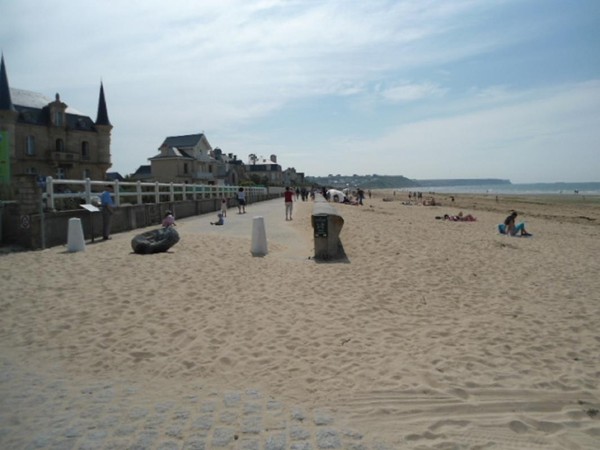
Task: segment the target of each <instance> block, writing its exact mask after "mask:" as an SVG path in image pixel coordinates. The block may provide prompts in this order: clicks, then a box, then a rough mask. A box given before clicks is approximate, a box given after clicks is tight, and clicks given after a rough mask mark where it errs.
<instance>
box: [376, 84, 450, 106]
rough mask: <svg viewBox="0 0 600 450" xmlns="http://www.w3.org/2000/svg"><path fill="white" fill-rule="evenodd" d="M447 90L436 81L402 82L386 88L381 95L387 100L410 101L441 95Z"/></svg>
mask: <svg viewBox="0 0 600 450" xmlns="http://www.w3.org/2000/svg"><path fill="white" fill-rule="evenodd" d="M444 92H445V89H442V88H441V87H440V86H439V85H437V84H435V83H414V84H408V83H407V84H400V85H398V86H393V87H390V88H386V89H385V90H384V91H383V92H382V93H381V95H382V96H383V98H384V99H385V100H388V101H390V102H394V103H396V102H410V101H414V100H420V99H423V98H428V97H433V96H436V97H437V96H441V95H443V94H444Z"/></svg>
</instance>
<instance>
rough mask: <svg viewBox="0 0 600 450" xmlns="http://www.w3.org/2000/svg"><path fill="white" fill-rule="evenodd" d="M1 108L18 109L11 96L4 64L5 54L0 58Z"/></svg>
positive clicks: (5, 109) (4, 109) (3, 109)
mask: <svg viewBox="0 0 600 450" xmlns="http://www.w3.org/2000/svg"><path fill="white" fill-rule="evenodd" d="M0 110H2V111H16V109H15V105H13V102H12V100H11V98H10V86H9V85H8V76H7V75H6V67H5V66H4V54H2V58H1V60H0Z"/></svg>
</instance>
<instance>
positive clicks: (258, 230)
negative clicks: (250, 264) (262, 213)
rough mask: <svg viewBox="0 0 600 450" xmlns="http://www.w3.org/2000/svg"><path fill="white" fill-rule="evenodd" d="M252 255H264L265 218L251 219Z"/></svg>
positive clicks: (265, 245) (265, 244) (265, 251)
mask: <svg viewBox="0 0 600 450" xmlns="http://www.w3.org/2000/svg"><path fill="white" fill-rule="evenodd" d="M250 252H251V253H252V256H265V255H266V254H267V233H266V231H265V219H264V218H263V217H254V219H253V220H252V248H251V249H250Z"/></svg>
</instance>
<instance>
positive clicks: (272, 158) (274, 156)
mask: <svg viewBox="0 0 600 450" xmlns="http://www.w3.org/2000/svg"><path fill="white" fill-rule="evenodd" d="M271 162H272V163H275V164H277V155H271Z"/></svg>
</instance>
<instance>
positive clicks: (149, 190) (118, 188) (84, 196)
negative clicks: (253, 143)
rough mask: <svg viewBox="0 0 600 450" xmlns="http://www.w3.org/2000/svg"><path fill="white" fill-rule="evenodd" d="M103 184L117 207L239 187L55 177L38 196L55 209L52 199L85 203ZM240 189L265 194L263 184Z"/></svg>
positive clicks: (230, 192)
mask: <svg viewBox="0 0 600 450" xmlns="http://www.w3.org/2000/svg"><path fill="white" fill-rule="evenodd" d="M107 185H111V186H113V191H114V201H115V204H116V205H117V206H120V205H122V204H125V203H129V204H143V203H161V202H174V201H178V200H190V199H193V200H199V199H208V198H222V197H227V198H231V197H235V194H236V192H237V191H238V188H239V186H215V185H206V184H181V183H158V182H156V183H143V182H141V181H137V182H128V181H92V180H90V179H89V178H86V179H85V180H63V179H60V180H59V179H54V178H52V177H47V178H46V183H45V192H44V193H42V198H43V199H45V200H46V206H47V207H48V208H50V209H55V200H56V199H64V198H74V199H78V200H84V202H85V203H87V204H91V203H92V199H93V198H94V197H98V196H99V195H100V192H101V191H103V190H104V187H105V186H107ZM74 186H80V187H81V189H76V192H72V191H71V192H66V189H65V188H66V187H68V188H69V189H70V190H72V189H73V187H74ZM244 190H245V191H246V195H247V196H248V197H249V198H252V196H253V195H258V194H266V193H267V188H266V187H256V186H244ZM55 191H62V192H55ZM148 200H152V201H148Z"/></svg>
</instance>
